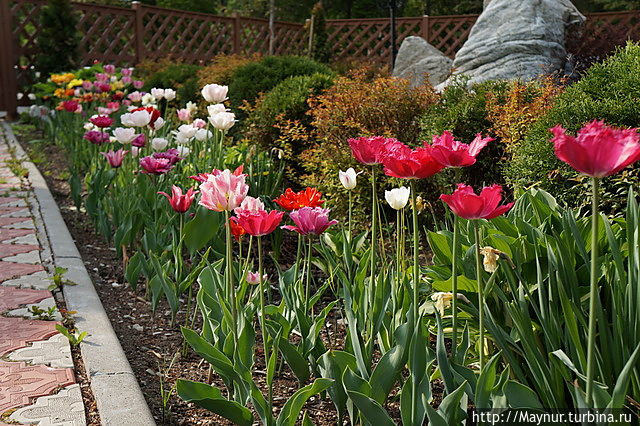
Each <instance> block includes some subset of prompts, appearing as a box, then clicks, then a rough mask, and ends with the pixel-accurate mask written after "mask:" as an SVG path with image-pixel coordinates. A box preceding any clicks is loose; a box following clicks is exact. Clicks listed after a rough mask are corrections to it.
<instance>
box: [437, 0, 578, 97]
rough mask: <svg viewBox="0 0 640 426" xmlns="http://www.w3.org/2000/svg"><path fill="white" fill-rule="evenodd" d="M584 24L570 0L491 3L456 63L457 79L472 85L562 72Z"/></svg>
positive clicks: (479, 19) (510, 0) (493, 1)
mask: <svg viewBox="0 0 640 426" xmlns="http://www.w3.org/2000/svg"><path fill="white" fill-rule="evenodd" d="M584 21H585V17H584V16H583V15H582V14H581V13H580V12H579V11H578V9H576V7H575V6H574V5H573V4H572V3H571V1H570V0H491V2H490V3H488V4H486V5H485V9H484V11H483V12H482V14H481V15H480V17H479V18H478V20H477V21H476V23H475V25H474V26H473V28H472V29H471V33H470V35H469V39H468V40H467V41H466V42H465V44H464V45H463V46H462V48H461V49H460V50H459V51H458V53H457V55H456V57H455V59H454V61H453V68H454V70H455V72H454V75H465V76H468V77H470V81H469V85H472V84H475V83H479V82H482V81H486V80H505V79H507V80H512V79H522V80H532V79H535V78H536V77H539V76H541V75H545V74H549V73H553V72H555V71H558V70H562V69H564V65H565V62H566V60H567V52H566V50H565V39H566V38H567V34H568V33H569V32H570V31H573V30H574V29H577V28H579V26H580V25H581V24H582V23H584ZM452 78H453V76H452ZM450 80H451V78H450V79H449V80H448V81H447V82H449V81H450Z"/></svg>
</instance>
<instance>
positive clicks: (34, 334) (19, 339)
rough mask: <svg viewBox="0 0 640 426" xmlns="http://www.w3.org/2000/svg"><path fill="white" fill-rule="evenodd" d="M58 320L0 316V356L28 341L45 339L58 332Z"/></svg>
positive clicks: (23, 345) (25, 344)
mask: <svg viewBox="0 0 640 426" xmlns="http://www.w3.org/2000/svg"><path fill="white" fill-rule="evenodd" d="M56 324H58V323H57V322H53V321H36V320H26V319H23V318H17V317H0V356H3V355H6V354H8V353H9V352H13V351H15V350H16V349H20V348H24V347H26V346H27V342H33V341H35V340H44V339H48V338H49V337H51V336H53V335H54V334H56V333H57V332H58V331H57V330H56Z"/></svg>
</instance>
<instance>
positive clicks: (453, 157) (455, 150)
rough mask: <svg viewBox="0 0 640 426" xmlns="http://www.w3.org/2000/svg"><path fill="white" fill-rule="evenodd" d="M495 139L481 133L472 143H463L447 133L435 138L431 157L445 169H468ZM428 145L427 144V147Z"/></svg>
mask: <svg viewBox="0 0 640 426" xmlns="http://www.w3.org/2000/svg"><path fill="white" fill-rule="evenodd" d="M492 140H494V138H491V137H487V138H483V137H482V135H481V134H480V133H478V134H477V135H476V138H475V139H474V140H473V141H472V142H471V143H470V144H466V143H462V142H459V141H457V140H455V139H454V138H453V134H452V133H451V132H449V131H445V132H444V133H443V134H442V135H441V136H437V135H436V136H434V137H433V141H432V143H431V156H432V157H433V158H434V159H435V160H436V161H437V162H438V163H440V164H442V165H443V166H445V167H466V166H471V165H472V164H475V162H476V156H477V155H478V154H479V153H480V151H481V150H482V148H484V147H485V146H486V145H487V144H488V143H489V142H491V141H492ZM426 145H427V143H426V142H425V146H426Z"/></svg>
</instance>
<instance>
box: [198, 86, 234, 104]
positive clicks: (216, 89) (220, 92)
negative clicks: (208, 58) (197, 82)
mask: <svg viewBox="0 0 640 426" xmlns="http://www.w3.org/2000/svg"><path fill="white" fill-rule="evenodd" d="M228 90H229V88H228V87H227V86H220V85H218V84H207V85H206V86H204V87H203V88H202V97H203V98H204V99H205V100H206V101H207V102H211V103H214V104H217V103H220V102H224V101H225V100H226V99H227V91H228Z"/></svg>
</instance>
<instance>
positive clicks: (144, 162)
mask: <svg viewBox="0 0 640 426" xmlns="http://www.w3.org/2000/svg"><path fill="white" fill-rule="evenodd" d="M140 167H142V173H144V174H150V175H162V174H165V173H167V172H168V171H169V170H171V169H172V168H173V164H172V163H171V160H170V159H168V158H155V157H153V156H151V155H150V156H148V157H143V158H141V159H140Z"/></svg>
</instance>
